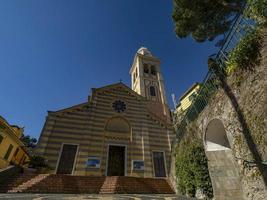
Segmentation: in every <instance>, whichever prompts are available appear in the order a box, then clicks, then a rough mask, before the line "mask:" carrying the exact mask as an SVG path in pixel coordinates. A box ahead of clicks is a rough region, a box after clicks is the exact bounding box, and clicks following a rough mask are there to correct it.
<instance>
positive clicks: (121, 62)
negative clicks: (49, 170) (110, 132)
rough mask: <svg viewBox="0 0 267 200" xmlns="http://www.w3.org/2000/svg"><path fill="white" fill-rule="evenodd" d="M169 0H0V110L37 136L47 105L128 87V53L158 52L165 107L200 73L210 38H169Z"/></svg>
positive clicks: (210, 45) (62, 105)
mask: <svg viewBox="0 0 267 200" xmlns="http://www.w3.org/2000/svg"><path fill="white" fill-rule="evenodd" d="M171 15H172V1H171V0H127V1H126V0H112V1H111V0H75V1H74V0H72V1H68V0H62V1H61V0H24V1H21V0H17V1H15V0H6V1H4V0H2V1H0V19H1V20H0V75H1V76H0V77H1V78H0V91H1V95H0V115H2V116H3V117H4V118H6V119H7V120H8V121H9V122H10V123H11V124H17V125H19V126H24V127H25V132H26V134H29V135H31V136H33V137H37V138H38V137H39V135H40V132H41V128H42V126H43V124H44V121H45V117H46V115H47V110H51V111H54V110H58V109H62V108H65V107H69V106H72V105H75V104H79V103H82V102H85V101H86V100H87V96H88V95H90V92H91V88H92V87H93V88H96V87H102V86H104V85H106V84H112V83H115V82H118V81H119V80H120V79H122V80H123V82H124V83H125V84H127V85H128V86H130V76H129V69H130V66H131V64H132V61H133V57H134V54H135V52H136V51H137V50H138V49H139V48H140V47H141V46H145V47H147V48H149V49H150V51H151V52H152V54H153V55H155V56H156V57H158V58H160V60H161V70H162V72H163V76H164V79H165V86H166V91H167V95H168V99H169V105H170V106H171V107H172V101H171V93H175V94H176V96H177V99H178V98H179V96H180V95H181V94H182V93H183V92H184V91H185V90H186V89H188V87H190V86H191V85H192V84H193V83H194V82H197V81H199V82H200V81H202V79H203V78H204V76H205V74H206V72H207V64H206V63H207V57H208V56H209V55H210V54H213V53H216V52H217V50H218V49H217V48H215V47H214V44H213V43H209V42H207V43H201V44H200V43H196V42H195V41H193V39H191V38H186V39H183V40H181V39H179V38H177V37H176V36H175V33H174V27H173V22H172V18H171Z"/></svg>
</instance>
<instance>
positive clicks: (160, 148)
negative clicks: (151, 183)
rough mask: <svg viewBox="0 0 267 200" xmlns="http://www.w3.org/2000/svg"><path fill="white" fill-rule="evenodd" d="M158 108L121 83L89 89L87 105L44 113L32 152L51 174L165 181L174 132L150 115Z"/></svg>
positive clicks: (170, 127) (156, 115) (169, 126)
mask: <svg viewBox="0 0 267 200" xmlns="http://www.w3.org/2000/svg"><path fill="white" fill-rule="evenodd" d="M161 105H162V104H152V102H151V101H150V100H148V99H147V98H145V97H144V96H142V95H139V94H137V93H136V92H134V91H133V90H132V89H130V88H129V87H128V86H126V85H124V84H123V83H117V84H113V85H109V86H106V87H102V88H98V89H92V94H91V96H89V98H88V101H87V102H85V103H82V104H79V105H75V106H72V107H70V108H66V109H63V110H59V111H55V112H51V111H49V112H48V116H47V117H46V121H45V124H44V127H43V130H42V133H41V136H40V139H39V142H38V148H37V153H38V154H39V155H41V156H43V157H44V158H45V159H46V160H47V162H48V164H49V167H50V168H51V173H64V174H66V173H67V174H73V175H87V176H108V175H122V176H133V177H167V176H168V173H169V171H170V162H171V160H170V159H171V143H172V139H173V137H174V130H173V127H172V125H171V123H170V121H169V120H164V119H165V118H164V116H159V115H158V113H156V112H153V111H154V110H158V107H159V106H161ZM153 106H154V108H155V109H153ZM64 168H65V169H64ZM116 170H117V171H116Z"/></svg>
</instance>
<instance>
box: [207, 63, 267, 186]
mask: <svg viewBox="0 0 267 200" xmlns="http://www.w3.org/2000/svg"><path fill="white" fill-rule="evenodd" d="M208 63H209V68H210V69H212V70H213V71H214V72H215V74H216V75H217V77H218V78H219V80H220V82H221V86H222V88H223V90H224V92H225V94H226V95H227V96H228V98H229V100H230V102H231V104H232V106H233V108H234V110H235V112H236V114H237V118H238V121H239V122H240V125H241V128H242V133H243V135H244V138H245V141H246V143H247V145H248V148H249V150H250V152H251V153H252V156H253V158H254V160H255V163H256V165H257V167H258V169H259V171H260V173H261V175H262V177H263V181H264V184H265V188H266V187H267V165H265V164H263V162H262V158H261V156H260V154H259V151H258V150H257V146H256V145H255V142H254V140H253V137H252V135H251V131H250V129H249V127H248V124H247V122H246V119H245V116H244V114H243V112H242V111H241V108H240V106H239V104H238V101H237V99H236V97H235V95H234V93H233V92H232V90H231V88H230V86H229V85H228V84H227V81H226V78H225V77H226V75H225V72H224V71H222V69H221V68H220V66H218V64H217V63H216V62H215V61H214V60H213V59H212V58H210V59H209V61H208Z"/></svg>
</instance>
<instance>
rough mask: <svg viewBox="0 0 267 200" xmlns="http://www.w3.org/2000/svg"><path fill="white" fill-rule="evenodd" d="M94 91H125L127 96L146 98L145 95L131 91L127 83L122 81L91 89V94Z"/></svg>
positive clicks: (139, 98)
mask: <svg viewBox="0 0 267 200" xmlns="http://www.w3.org/2000/svg"><path fill="white" fill-rule="evenodd" d="M96 92H100V93H101V92H114V93H116V92H125V93H127V94H128V95H129V96H132V97H135V98H136V99H138V100H146V98H145V97H143V96H141V95H139V94H137V93H136V92H135V91H133V90H132V89H131V88H129V87H128V86H127V85H125V84H124V83H121V82H119V83H115V84H111V85H107V86H104V87H100V88H94V89H92V96H94V94H95V93H96Z"/></svg>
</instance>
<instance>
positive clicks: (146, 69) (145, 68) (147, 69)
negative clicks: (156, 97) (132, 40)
mask: <svg viewBox="0 0 267 200" xmlns="http://www.w3.org/2000/svg"><path fill="white" fill-rule="evenodd" d="M144 73H145V74H148V73H149V68H148V65H147V64H144Z"/></svg>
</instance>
